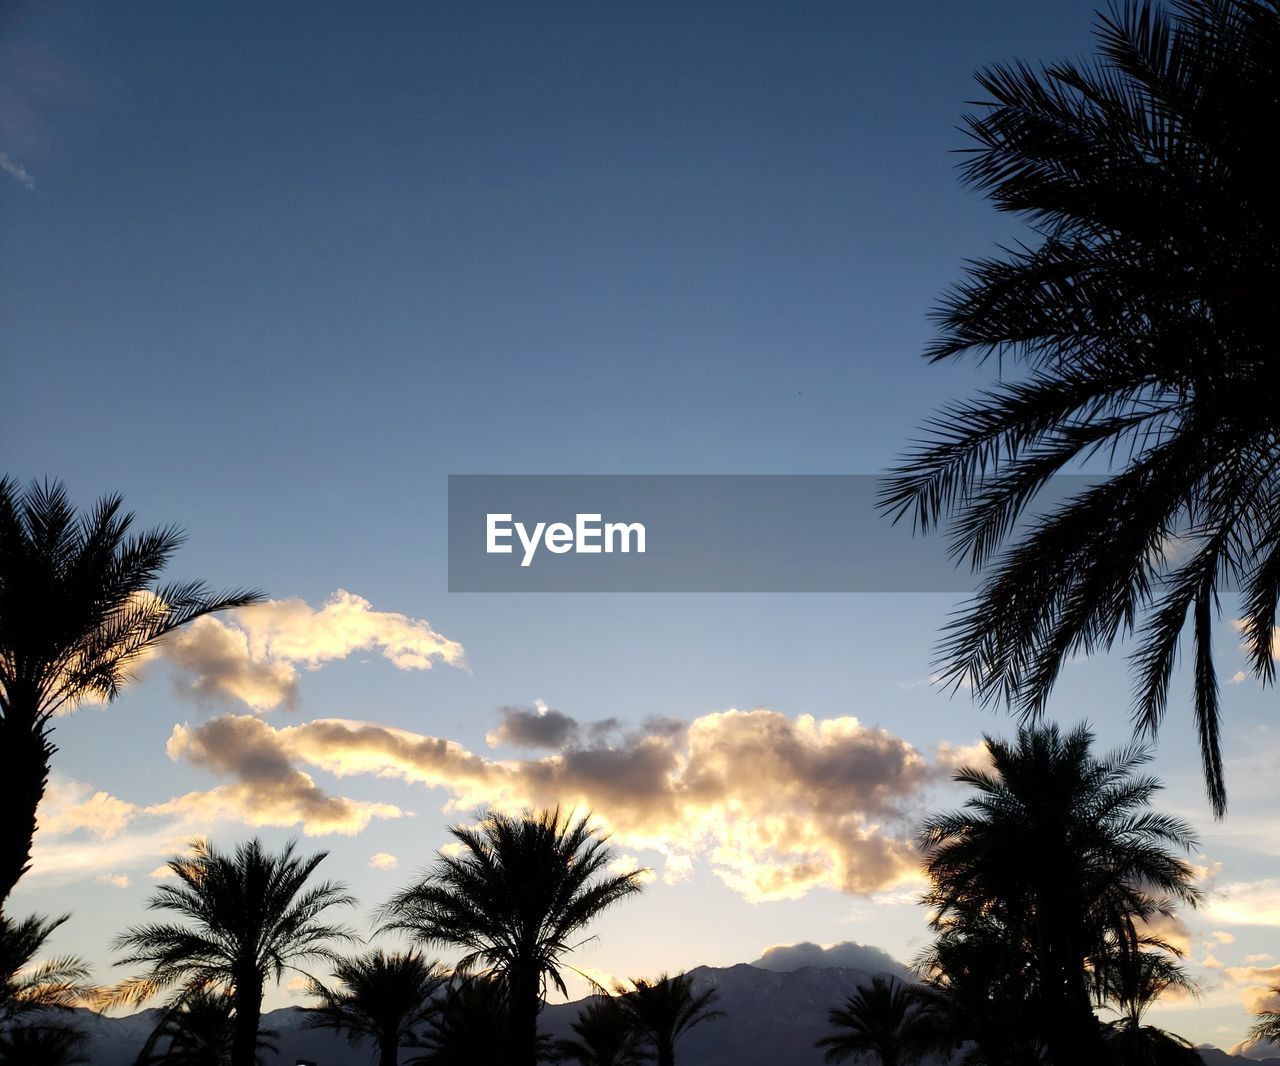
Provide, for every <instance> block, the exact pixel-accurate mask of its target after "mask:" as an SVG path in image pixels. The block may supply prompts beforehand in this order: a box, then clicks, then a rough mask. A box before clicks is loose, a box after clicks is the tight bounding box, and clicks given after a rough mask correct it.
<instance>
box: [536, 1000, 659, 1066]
mask: <svg viewBox="0 0 1280 1066" xmlns="http://www.w3.org/2000/svg"><path fill="white" fill-rule="evenodd" d="M572 1028H573V1034H574V1035H573V1038H572V1039H568V1040H557V1041H556V1044H555V1053H556V1058H557V1059H558V1060H559V1061H561V1062H576V1063H578V1066H642V1064H643V1063H644V1062H646V1061H647V1059H646V1056H645V1054H644V1051H643V1049H642V1048H641V1046H640V1040H639V1037H638V1035H637V1033H636V1031H635V1029H634V1028H633V1027H632V1025H631V1022H630V1020H629V1019H628V1017H627V1015H626V1014H625V1013H624V1012H623V1011H622V1010H621V1009H620V1008H619V1006H618V1001H617V1000H616V999H614V998H613V997H612V996H598V997H596V998H595V999H592V1000H589V1001H588V1002H587V1003H586V1005H585V1006H584V1007H583V1008H582V1010H581V1011H579V1012H578V1017H577V1020H576V1021H575V1022H574V1023H573V1026H572Z"/></svg>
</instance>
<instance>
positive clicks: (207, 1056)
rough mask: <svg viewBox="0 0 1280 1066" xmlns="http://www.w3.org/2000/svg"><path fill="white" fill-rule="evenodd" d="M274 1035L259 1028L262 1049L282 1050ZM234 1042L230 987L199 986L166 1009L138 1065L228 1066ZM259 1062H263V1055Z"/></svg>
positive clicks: (233, 1015)
mask: <svg viewBox="0 0 1280 1066" xmlns="http://www.w3.org/2000/svg"><path fill="white" fill-rule="evenodd" d="M274 1035H275V1034H274V1033H272V1032H270V1031H269V1030H260V1031H259V1033H258V1048H259V1051H260V1052H262V1051H269V1052H273V1053H274V1052H276V1051H278V1050H279V1049H278V1048H277V1047H276V1044H275V1042H274V1041H273V1040H272V1037H273V1036H274ZM234 1041H235V1000H234V997H233V996H232V994H231V992H230V990H229V989H226V988H201V989H197V990H196V991H194V992H192V993H191V994H190V995H188V996H186V997H185V998H183V999H182V1000H181V1002H179V1003H177V1004H176V1005H175V1006H172V1007H171V1008H170V1009H169V1010H166V1011H165V1012H164V1014H163V1015H162V1016H161V1018H160V1024H159V1025H157V1026H156V1027H155V1029H153V1030H152V1032H151V1035H150V1036H149V1037H147V1042H146V1043H145V1044H143V1046H142V1050H141V1051H140V1052H139V1053H138V1058H137V1060H136V1066H226V1062H227V1060H228V1059H229V1058H230V1057H231V1046H232V1044H233V1043H234ZM161 1045H163V1050H162V1049H161ZM257 1061H258V1062H259V1063H262V1062H263V1058H262V1055H261V1054H259V1055H258V1060H257Z"/></svg>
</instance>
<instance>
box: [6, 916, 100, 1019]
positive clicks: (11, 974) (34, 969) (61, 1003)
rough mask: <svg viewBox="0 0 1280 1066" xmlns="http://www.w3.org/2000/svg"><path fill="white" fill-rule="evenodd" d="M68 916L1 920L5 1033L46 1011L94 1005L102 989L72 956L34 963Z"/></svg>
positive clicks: (86, 969)
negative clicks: (94, 984) (90, 978)
mask: <svg viewBox="0 0 1280 1066" xmlns="http://www.w3.org/2000/svg"><path fill="white" fill-rule="evenodd" d="M68 917H69V915H65V914H64V915H63V916H62V917H61V918H54V919H52V920H50V919H48V918H42V917H39V916H36V915H33V916H32V917H30V918H26V919H24V920H23V921H21V922H17V921H14V920H13V919H11V918H8V917H5V916H4V915H0V1028H7V1027H9V1026H11V1025H13V1024H14V1023H15V1022H20V1021H25V1020H28V1019H29V1017H30V1016H31V1015H33V1014H39V1013H43V1012H46V1011H68V1010H70V1009H71V1008H72V1007H77V1006H82V1005H85V1004H87V1003H90V1002H92V1001H93V1000H94V999H95V998H96V996H97V994H98V990H97V988H95V987H94V986H93V984H92V983H91V982H90V980H89V970H88V967H87V966H85V964H84V963H83V962H82V961H81V960H80V959H77V958H75V957H74V956H71V955H63V956H60V957H58V958H54V959H50V960H48V961H45V962H40V963H37V962H35V959H36V956H37V955H39V953H40V951H41V949H43V947H44V945H45V943H46V942H47V941H48V939H49V937H50V936H52V935H53V932H54V930H55V929H57V928H58V927H59V926H60V925H62V923H63V922H65V921H66V920H67V918H68Z"/></svg>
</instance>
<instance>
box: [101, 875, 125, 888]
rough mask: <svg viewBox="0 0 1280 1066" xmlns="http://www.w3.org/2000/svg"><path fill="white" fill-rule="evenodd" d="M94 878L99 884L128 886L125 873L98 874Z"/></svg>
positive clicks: (117, 886)
mask: <svg viewBox="0 0 1280 1066" xmlns="http://www.w3.org/2000/svg"><path fill="white" fill-rule="evenodd" d="M94 880H95V881H96V882H97V883H98V884H100V885H111V886H112V887H114V888H128V887H129V877H128V875H127V874H99V875H98V876H97V877H95V878H94Z"/></svg>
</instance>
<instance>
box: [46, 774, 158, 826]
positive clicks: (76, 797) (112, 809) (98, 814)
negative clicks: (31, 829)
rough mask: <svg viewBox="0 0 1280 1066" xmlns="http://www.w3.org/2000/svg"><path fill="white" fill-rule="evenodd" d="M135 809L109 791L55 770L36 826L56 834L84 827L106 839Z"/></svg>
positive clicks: (135, 812)
mask: <svg viewBox="0 0 1280 1066" xmlns="http://www.w3.org/2000/svg"><path fill="white" fill-rule="evenodd" d="M137 813H138V808H137V806H135V805H134V804H132V803H127V802H125V801H124V800H122V799H118V798H117V797H115V796H113V795H111V794H110V793H109V792H103V791H100V790H99V791H94V790H93V789H92V788H91V787H90V786H89V785H86V784H84V782H82V781H73V780H71V779H70V778H65V777H62V776H61V775H58V774H54V775H53V776H51V777H50V779H49V787H48V789H47V790H46V791H45V796H44V800H43V801H42V802H41V804H40V811H39V829H40V832H42V833H45V834H54V835H59V836H64V835H68V834H71V833H77V832H81V831H83V832H86V833H89V834H91V835H93V836H95V837H98V838H99V839H101V840H105V839H108V838H110V837H113V836H115V835H116V834H118V833H120V832H121V831H123V830H124V828H125V827H126V826H127V825H128V824H129V823H130V822H131V821H132V820H133V818H134V816H135V815H136V814H137Z"/></svg>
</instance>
